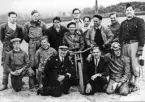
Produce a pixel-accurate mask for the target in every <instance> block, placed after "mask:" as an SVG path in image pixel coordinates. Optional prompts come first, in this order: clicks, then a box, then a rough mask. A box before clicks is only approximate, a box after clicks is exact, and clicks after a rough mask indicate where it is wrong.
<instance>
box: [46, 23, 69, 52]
mask: <svg viewBox="0 0 145 102" xmlns="http://www.w3.org/2000/svg"><path fill="white" fill-rule="evenodd" d="M67 31H68V30H67V28H65V27H64V26H61V27H60V32H59V33H57V31H56V29H55V28H54V26H51V27H50V28H48V29H47V31H46V35H47V36H48V40H49V43H50V46H51V47H52V48H54V49H55V50H58V46H59V45H60V44H61V43H62V38H63V36H64V33H66V32H67Z"/></svg>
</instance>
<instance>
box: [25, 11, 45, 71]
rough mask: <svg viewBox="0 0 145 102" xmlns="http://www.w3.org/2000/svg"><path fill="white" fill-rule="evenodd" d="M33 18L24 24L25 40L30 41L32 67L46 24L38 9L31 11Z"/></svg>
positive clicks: (29, 52) (29, 53)
mask: <svg viewBox="0 0 145 102" xmlns="http://www.w3.org/2000/svg"><path fill="white" fill-rule="evenodd" d="M31 17H32V20H31V21H29V22H27V23H26V24H25V25H24V35H25V41H26V42H27V43H29V46H28V55H29V59H30V62H31V67H32V69H33V70H35V69H36V68H34V59H35V53H36V51H37V50H38V49H39V47H40V38H41V37H42V36H43V35H44V34H45V31H46V25H45V23H44V22H42V21H40V20H39V17H40V14H39V12H38V11H37V10H33V11H32V12H31Z"/></svg>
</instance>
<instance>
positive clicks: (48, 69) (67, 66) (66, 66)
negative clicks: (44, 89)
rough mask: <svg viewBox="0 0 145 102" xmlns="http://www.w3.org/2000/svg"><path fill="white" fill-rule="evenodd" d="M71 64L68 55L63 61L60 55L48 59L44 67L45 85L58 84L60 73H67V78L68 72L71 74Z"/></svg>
mask: <svg viewBox="0 0 145 102" xmlns="http://www.w3.org/2000/svg"><path fill="white" fill-rule="evenodd" d="M71 66H72V64H71V62H70V60H69V57H68V56H66V57H65V58H64V62H63V63H62V62H61V61H60V58H59V56H52V57H51V58H50V59H48V60H47V62H46V65H45V68H44V80H45V81H44V86H49V85H56V84H57V82H58V81H57V78H58V76H59V75H65V78H68V76H67V74H66V73H70V74H71Z"/></svg>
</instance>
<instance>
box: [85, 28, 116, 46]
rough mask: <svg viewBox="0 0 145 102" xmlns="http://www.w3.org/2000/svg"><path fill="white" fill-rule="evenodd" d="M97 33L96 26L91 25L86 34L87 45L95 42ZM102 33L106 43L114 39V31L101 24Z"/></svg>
mask: <svg viewBox="0 0 145 102" xmlns="http://www.w3.org/2000/svg"><path fill="white" fill-rule="evenodd" d="M95 34H96V30H95V28H94V27H91V28H90V29H89V30H88V32H87V34H86V37H85V38H86V39H85V40H86V42H87V46H90V45H91V43H92V42H94V39H95ZM101 35H102V38H103V41H104V44H105V45H107V44H110V42H111V41H112V40H113V37H114V35H113V33H112V32H111V30H110V29H109V28H108V27H104V26H101Z"/></svg>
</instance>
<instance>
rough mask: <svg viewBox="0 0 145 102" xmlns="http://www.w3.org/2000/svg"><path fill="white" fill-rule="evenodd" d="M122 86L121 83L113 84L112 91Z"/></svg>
mask: <svg viewBox="0 0 145 102" xmlns="http://www.w3.org/2000/svg"><path fill="white" fill-rule="evenodd" d="M121 85H122V83H121V82H119V83H117V82H115V83H114V84H113V87H112V88H113V90H115V89H116V88H118V87H120V86H121Z"/></svg>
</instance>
